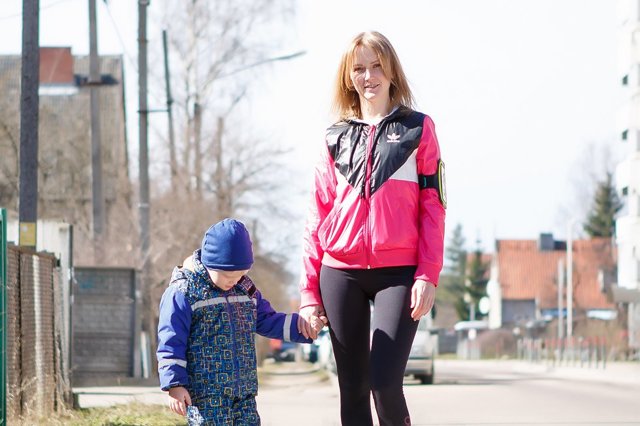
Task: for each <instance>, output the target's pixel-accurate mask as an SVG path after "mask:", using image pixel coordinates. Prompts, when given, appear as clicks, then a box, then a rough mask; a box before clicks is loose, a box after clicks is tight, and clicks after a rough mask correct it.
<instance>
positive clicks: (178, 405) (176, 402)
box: [169, 386, 191, 416]
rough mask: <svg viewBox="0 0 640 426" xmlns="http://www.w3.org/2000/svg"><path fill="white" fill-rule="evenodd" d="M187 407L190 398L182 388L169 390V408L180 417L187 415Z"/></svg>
mask: <svg viewBox="0 0 640 426" xmlns="http://www.w3.org/2000/svg"><path fill="white" fill-rule="evenodd" d="M187 405H191V396H190V395H189V392H188V391H187V390H186V389H185V388H183V387H182V386H177V387H175V388H171V389H169V408H171V411H173V412H174V413H176V414H180V415H181V416H186V415H187Z"/></svg>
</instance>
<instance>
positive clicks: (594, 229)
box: [584, 172, 622, 238]
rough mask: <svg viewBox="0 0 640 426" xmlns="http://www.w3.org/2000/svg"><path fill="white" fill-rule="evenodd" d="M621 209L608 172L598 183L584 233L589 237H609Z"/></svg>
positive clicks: (612, 232)
mask: <svg viewBox="0 0 640 426" xmlns="http://www.w3.org/2000/svg"><path fill="white" fill-rule="evenodd" d="M621 208H622V202H621V201H620V198H619V197H618V194H617V193H616V189H615V188H614V186H613V179H612V175H611V173H610V172H607V177H606V179H605V180H604V181H602V182H600V183H598V186H597V188H596V193H595V198H594V200H593V205H592V207H591V212H590V213H589V214H588V215H587V222H586V223H585V224H584V230H585V232H586V233H587V234H588V235H589V236H590V237H591V238H594V237H611V236H613V234H614V230H615V216H616V213H618V212H619V211H620V209H621Z"/></svg>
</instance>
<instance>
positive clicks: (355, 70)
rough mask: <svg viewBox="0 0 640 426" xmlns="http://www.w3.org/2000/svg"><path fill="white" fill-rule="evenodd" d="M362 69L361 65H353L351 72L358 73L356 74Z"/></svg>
mask: <svg viewBox="0 0 640 426" xmlns="http://www.w3.org/2000/svg"><path fill="white" fill-rule="evenodd" d="M362 70H363V68H362V67H355V68H354V69H353V72H355V73H358V74H359V73H361V72H362Z"/></svg>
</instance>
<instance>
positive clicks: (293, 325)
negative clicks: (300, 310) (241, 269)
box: [255, 290, 313, 343]
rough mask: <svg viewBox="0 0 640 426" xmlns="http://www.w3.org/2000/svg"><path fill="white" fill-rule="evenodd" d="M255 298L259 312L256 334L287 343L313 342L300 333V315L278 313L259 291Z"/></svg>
mask: <svg viewBox="0 0 640 426" xmlns="http://www.w3.org/2000/svg"><path fill="white" fill-rule="evenodd" d="M255 298H256V303H257V310H258V321H257V324H256V332H257V333H258V334H259V335H261V336H265V337H270V338H271V339H279V340H284V341H285V342H298V343H311V342H313V340H312V339H307V338H305V337H304V336H303V335H302V334H300V333H299V332H298V314H285V313H282V312H276V311H275V310H274V309H273V308H272V307H271V304H270V303H269V301H268V300H267V299H264V298H263V297H262V293H260V291H259V290H258V291H256V294H255Z"/></svg>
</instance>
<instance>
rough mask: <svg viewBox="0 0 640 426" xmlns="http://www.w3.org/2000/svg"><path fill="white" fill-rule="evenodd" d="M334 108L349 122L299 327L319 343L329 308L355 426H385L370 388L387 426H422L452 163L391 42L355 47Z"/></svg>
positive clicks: (307, 243) (320, 216) (367, 41)
mask: <svg viewBox="0 0 640 426" xmlns="http://www.w3.org/2000/svg"><path fill="white" fill-rule="evenodd" d="M334 104H335V108H336V111H337V112H338V114H339V116H340V121H339V122H337V123H336V124H334V125H333V126H331V127H329V129H328V130H327V135H326V141H325V142H326V149H323V155H322V159H321V162H320V164H319V166H318V167H317V169H316V175H315V182H314V186H315V187H314V197H313V201H312V204H311V209H310V214H309V218H308V220H307V225H306V228H305V237H304V251H305V253H304V267H305V274H304V276H303V279H302V281H301V283H300V291H301V302H302V303H301V309H300V316H301V318H300V319H299V324H298V328H299V329H300V331H301V332H302V333H303V334H304V335H305V336H310V337H312V338H315V337H316V335H317V331H316V330H317V327H316V328H314V325H319V324H320V318H321V317H322V316H323V315H324V314H325V312H326V316H327V318H328V320H329V324H330V334H331V342H332V345H333V351H334V354H335V358H336V366H337V372H338V382H339V385H340V403H341V410H340V412H341V419H342V424H343V425H373V420H372V417H371V407H370V402H369V401H370V392H373V397H374V402H375V406H376V411H377V413H378V418H379V421H380V425H410V424H411V419H410V417H409V411H408V409H407V405H406V401H405V398H404V394H403V391H402V380H403V376H404V369H405V366H406V363H407V359H408V357H409V352H410V349H411V343H412V341H413V337H414V335H415V333H416V329H417V326H418V320H419V319H420V317H422V316H423V315H426V314H427V313H428V312H429V310H431V308H432V306H433V303H434V299H435V289H436V286H437V283H438V276H439V273H440V270H441V268H442V252H443V239H444V217H445V206H446V198H445V193H444V187H443V184H444V165H443V164H442V162H441V161H440V149H439V147H438V141H437V139H436V135H435V131H434V124H433V121H431V118H429V117H428V116H426V115H424V114H422V113H419V112H416V111H413V110H412V109H411V107H412V105H413V96H412V94H411V91H410V89H409V85H408V82H407V79H406V77H405V75H404V72H403V71H402V67H401V65H400V62H399V60H398V57H397V55H396V52H395V50H394V49H393V47H392V46H391V43H390V42H389V40H387V38H386V37H384V36H383V35H382V34H380V33H378V32H364V33H361V34H358V35H357V36H356V37H355V38H354V39H353V41H352V42H351V45H350V46H349V47H348V49H347V50H346V52H345V53H344V54H343V56H342V60H341V62H340V65H339V68H338V73H337V79H336V85H335V89H334ZM370 303H372V306H373V311H372V312H373V315H371V311H370ZM305 319H306V320H307V321H306V322H305V321H304V320H305ZM370 321H372V324H371V325H372V326H371V328H370ZM370 329H371V333H372V334H371V336H370ZM370 339H371V340H370Z"/></svg>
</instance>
